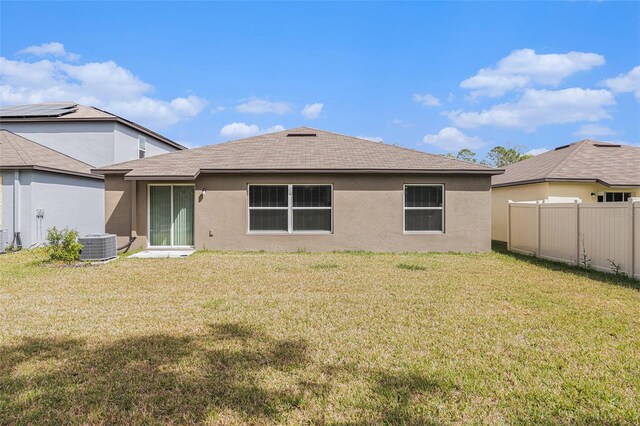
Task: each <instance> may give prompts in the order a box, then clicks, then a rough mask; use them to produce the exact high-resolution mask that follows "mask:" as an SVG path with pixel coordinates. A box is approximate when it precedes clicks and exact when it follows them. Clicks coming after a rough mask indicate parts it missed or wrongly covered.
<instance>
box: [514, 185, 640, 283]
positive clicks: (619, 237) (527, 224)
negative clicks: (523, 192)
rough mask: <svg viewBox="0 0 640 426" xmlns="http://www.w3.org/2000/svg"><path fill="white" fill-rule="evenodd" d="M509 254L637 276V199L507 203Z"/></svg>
mask: <svg viewBox="0 0 640 426" xmlns="http://www.w3.org/2000/svg"><path fill="white" fill-rule="evenodd" d="M507 229H508V237H507V247H508V249H509V250H512V251H514V252H519V253H524V254H530V255H535V256H538V257H541V258H545V259H551V260H558V261H561V262H566V263H572V264H578V265H582V264H584V263H585V262H586V263H587V264H589V265H590V266H591V267H593V268H594V269H598V270H601V271H607V272H612V267H613V265H612V263H611V261H613V263H615V264H616V265H620V272H623V273H625V274H627V275H629V276H634V277H636V278H640V198H634V199H631V200H630V201H628V202H625V203H581V202H578V201H576V202H573V203H543V202H541V201H532V202H512V201H510V202H509V215H508V224H507Z"/></svg>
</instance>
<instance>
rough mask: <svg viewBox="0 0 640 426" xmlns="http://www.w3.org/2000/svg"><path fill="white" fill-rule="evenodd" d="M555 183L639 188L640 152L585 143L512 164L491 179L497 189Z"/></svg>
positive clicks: (631, 147)
mask: <svg viewBox="0 0 640 426" xmlns="http://www.w3.org/2000/svg"><path fill="white" fill-rule="evenodd" d="M553 181H559V182H571V181H578V182H600V183H602V184H603V185H606V186H640V148H636V147H633V146H628V145H620V144H614V143H607V142H598V141H594V140H590V139H586V140H582V141H579V142H575V143H572V144H570V145H565V146H561V147H558V148H556V149H554V150H553V151H547V152H545V153H543V154H540V155H536V156H535V157H532V158H529V159H527V160H523V161H520V162H518V163H515V164H511V165H509V166H507V167H506V168H505V172H504V174H502V175H500V176H493V177H492V179H491V183H492V186H493V187H494V188H497V187H502V186H513V185H524V184H528V183H539V182H553Z"/></svg>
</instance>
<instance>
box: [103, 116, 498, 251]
mask: <svg viewBox="0 0 640 426" xmlns="http://www.w3.org/2000/svg"><path fill="white" fill-rule="evenodd" d="M93 172H94V173H99V174H103V175H104V176H105V217H106V226H105V228H106V232H109V233H113V234H116V235H118V239H119V243H120V244H123V243H126V242H127V241H129V239H130V238H135V241H134V242H133V244H132V247H133V248H151V249H154V248H157V249H163V248H169V247H193V248H197V249H210V250H271V251H295V250H299V249H305V250H310V251H332V250H372V251H461V252H474V251H478V252H481V251H487V250H490V247H491V198H490V186H491V176H493V175H496V174H499V173H502V171H501V170H497V169H493V168H490V167H487V166H483V165H479V164H473V163H468V162H464V161H459V160H455V159H451V158H447V157H444V156H439V155H432V154H427V153H425V152H421V151H416V150H412V149H405V148H401V147H398V146H393V145H387V144H384V143H379V142H372V141H369V140H364V139H359V138H355V137H350V136H345V135H340V134H336V133H332V132H327V131H323V130H317V129H312V128H309V127H300V128H296V129H292V130H284V131H281V132H276V133H271V134H265V135H260V136H255V137H251V138H247V139H241V140H237V141H232V142H226V143H221V144H217V145H209V146H206V147H203V148H198V149H190V150H186V151H178V152H174V153H170V154H163V155H158V156H156V157H152V158H145V159H141V160H136V161H129V162H125V163H121V164H115V165H111V166H107V167H101V168H97V169H94V170H93Z"/></svg>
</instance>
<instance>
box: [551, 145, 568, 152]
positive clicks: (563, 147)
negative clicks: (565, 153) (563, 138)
mask: <svg viewBox="0 0 640 426" xmlns="http://www.w3.org/2000/svg"><path fill="white" fill-rule="evenodd" d="M571 145H572V144H569V145H562V146H559V147H557V148H556V149H554V151H560V150H561V149H565V148H569V147H570V146H571Z"/></svg>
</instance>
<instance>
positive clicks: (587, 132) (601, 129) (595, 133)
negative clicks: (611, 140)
mask: <svg viewBox="0 0 640 426" xmlns="http://www.w3.org/2000/svg"><path fill="white" fill-rule="evenodd" d="M617 134H618V132H616V131H615V130H612V129H610V128H608V127H607V126H603V125H601V124H583V125H582V126H580V128H579V129H578V130H577V131H576V132H575V133H574V135H576V136H580V137H586V138H593V137H601V136H614V135H617Z"/></svg>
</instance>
